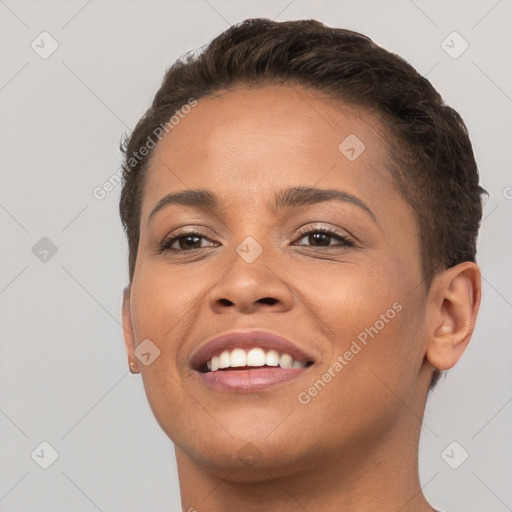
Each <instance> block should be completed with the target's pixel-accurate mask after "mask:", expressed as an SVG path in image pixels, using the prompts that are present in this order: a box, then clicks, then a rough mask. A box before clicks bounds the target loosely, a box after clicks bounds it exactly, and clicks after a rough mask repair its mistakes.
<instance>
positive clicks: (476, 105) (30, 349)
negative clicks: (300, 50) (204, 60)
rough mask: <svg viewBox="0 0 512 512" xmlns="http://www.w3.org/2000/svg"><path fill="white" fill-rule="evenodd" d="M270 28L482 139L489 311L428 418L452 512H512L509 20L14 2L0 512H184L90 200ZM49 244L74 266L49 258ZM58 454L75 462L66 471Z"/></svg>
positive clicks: (469, 9)
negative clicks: (162, 100) (232, 37)
mask: <svg viewBox="0 0 512 512" xmlns="http://www.w3.org/2000/svg"><path fill="white" fill-rule="evenodd" d="M254 16H262V17H268V18H273V19H276V20H279V21H284V20H290V19H298V18H316V19H318V20H321V21H323V22H325V23H327V24H329V25H331V26H338V27H344V28H349V29H353V30H357V31H360V32H363V33H365V34H367V35H369V36H370V37H372V38H373V39H374V40H375V42H377V43H378V44H380V45H382V46H384V47H385V48H387V49H388V50H391V51H393V52H395V53H398V54H399V55H401V56H403V57H404V58H405V59H406V60H408V61H409V62H410V63H411V64H412V65H413V66H414V67H415V68H416V69H417V70H418V71H419V72H420V73H422V74H424V75H427V76H428V78H429V79H430V80H431V81H432V83H433V84H434V86H435V87H436V88H437V89H438V90H439V91H440V92H441V94H442V95H443V97H444V98H445V99H446V101H447V102H448V103H449V104H450V105H452V106H453V107H454V108H456V109H457V110H458V111H459V112H460V113H461V115H462V117H463V118H464V120H465V122H466V123H467V125H468V128H469V130H470V135H471V138H472V141H473V144H474V149H475V153H476V157H477V160H478V163H479V168H480V172H481V176H482V184H483V186H484V187H485V188H486V189H487V190H488V191H489V192H490V194H491V196H490V198H489V200H488V202H487V204H486V205H485V213H484V217H485V220H484V221H483V224H482V231H481V236H480V240H479V246H478V251H479V252H478V262H479V264H480V265H481V268H482V271H483V277H484V282H483V302H482V306H481V310H480V315H479V319H478V322H477V327H476V330H475V333H474V336H473V340H472V342H471V345H470V347H469V349H468V350H467V352H466V353H465V354H464V356H463V358H462V360H461V362H460V363H459V365H458V366H457V367H456V368H455V369H453V370H452V371H451V372H450V373H449V375H448V377H447V378H446V379H445V380H444V381H442V382H441V384H440V385H439V387H438V389H437V390H436V391H435V392H434V393H433V395H432V396H431V398H430V401H429V403H428V406H427V411H426V414H425V421H424V427H423V430H422V438H421V446H420V475H421V482H422V486H424V493H425V494H426V496H427V498H428V499H429V500H430V501H431V503H432V504H433V505H435V506H438V507H440V508H442V509H445V510H446V512H460V511H462V510H463V511H464V512H481V511H482V510H487V511H493V512H504V511H507V510H512V487H511V486H510V485H509V484H510V480H511V477H512V457H511V455H512V446H511V444H512V441H511V439H512V438H511V436H510V428H511V425H512V385H511V380H512V372H511V353H512V344H511V343H510V341H511V340H510V333H511V332H512V315H511V308H512V273H511V271H510V260H511V258H512V240H511V236H510V219H511V213H512V188H511V187H512V175H511V172H510V169H511V151H510V146H511V139H510V136H511V124H512V123H511V121H512V117H511V111H512V99H511V97H512V66H510V63H511V62H512V30H511V26H512V25H511V18H512V4H511V1H510V0H501V1H496V0H481V1H476V0H473V1H467V0H466V1H462V0H461V1H453V0H452V1H449V2H446V1H435V2H433V1H430V2H427V1H425V0H414V2H413V1H412V0H395V1H390V2H378V1H368V0H366V1H337V2H334V1H323V2H322V1H302V0H292V1H290V0H283V1H277V0H273V1H260V2H248V1H242V2H235V1H228V0H208V1H206V0H195V1H189V2H184V1H183V2H176V1H174V2H172V1H168V2H163V1H151V2H142V1H140V2H134V1H131V2H128V1H120V0H119V1H103V2H100V1H98V0H92V1H91V0H89V1H83V0H76V1H75V0H73V1H67V2H64V1H46V2H36V1H32V2H29V1H15V0H6V1H5V2H1V1H0V48H1V52H2V60H1V62H2V65H1V68H0V116H1V132H0V154H1V167H2V170H1V185H0V226H1V230H2V231H1V233H2V250H1V260H0V321H1V356H0V384H1V385H0V438H1V450H2V453H1V456H0V510H1V511H3V512H21V511H23V512H32V511H33V512H36V511H37V512H46V511H52V512H58V511H66V512H69V511H70V510H73V511H75V512H79V511H84V512H94V511H95V510H100V511H104V512H107V511H123V512H130V511H140V510H144V511H151V512H153V511H172V512H174V511H178V510H180V502H179V494H178V484H177V475H176V468H175V460H174V452H173V448H172V443H171V442H170V441H169V440H168V438H167V437H166V436H165V435H164V434H163V433H162V431H161V430H160V428H159V427H158V425H157V423H156V421H155V419H154V418H153V415H152V413H151V411H150V409H149V406H148V404H147V402H146V398H145V395H144V390H143V387H142V382H141V380H140V376H132V375H131V374H129V373H128V370H127V363H126V357H125V352H124V345H123V339H122V330H121V328H120V319H121V315H120V311H121V290H122V287H123V286H124V285H125V284H126V280H127V249H126V243H125V239H124V234H123V232H122V230H121V224H120V221H119V217H118V198H119V191H120V187H117V188H116V189H114V190H113V191H112V192H110V193H109V194H108V195H107V197H105V198H104V199H103V200H97V199H95V198H94V196H93V194H92V191H93V190H94V188H95V187H98V186H101V185H102V184H103V183H104V182H105V181H106V180H108V179H109V177H110V176H111V175H112V174H114V173H115V172H116V170H117V169H118V168H119V166H120V162H121V160H120V154H119V151H118V144H119V141H120V138H121V135H122V134H123V133H124V132H125V131H128V132H129V131H130V130H131V129H132V128H133V127H134V125H135V123H136V121H137V120H138V118H139V117H140V116H141V115H142V113H143V112H144V110H145V109H146V107H147V106H148V105H149V102H150V101H151V99H152V96H153V94H154V93H155V91H156V89H157V88H158V86H159V83H160V81H161V78H162V75H163V73H164V71H165V69H166V68H167V67H168V66H169V65H170V64H171V63H172V62H173V61H174V60H175V59H176V58H177V57H179V56H180V55H181V54H182V53H183V52H185V51H187V50H190V49H193V48H198V47H200V46H202V45H203V44H205V43H207V42H208V41H209V40H210V39H211V38H212V37H214V36H215V35H217V34H219V33H220V32H221V31H223V30H224V29H226V28H227V27H228V26H229V25H230V24H232V23H235V22H238V21H241V20H243V19H245V18H247V17H254ZM43 31H47V32H49V33H50V34H51V36H52V37H53V38H54V39H55V40H56V41H57V42H58V45H59V47H58V49H57V50H56V51H55V52H54V53H53V54H52V55H51V56H49V57H48V58H46V59H43V58H42V57H41V56H40V55H39V54H38V53H36V51H34V50H33V49H32V47H31V43H32V41H34V40H35V42H36V43H37V44H39V46H40V47H41V46H43V45H44V48H45V49H46V50H48V48H50V41H49V40H48V39H46V40H45V42H43V43H41V38H40V37H38V36H39V34H40V33H41V32H43ZM453 31H457V32H459V33H460V34H461V36H462V37H463V38H464V39H465V40H466V41H467V42H468V43H469V48H468V49H467V51H465V52H464V53H463V54H462V55H460V56H459V57H458V58H456V59H454V58H452V57H450V56H449V55H448V54H447V53H446V52H445V51H444V49H443V47H442V46H441V43H442V41H443V40H445V39H446V37H447V36H448V35H449V34H450V33H452V32H453ZM45 37H46V36H45ZM38 41H39V43H38ZM448 41H449V42H450V39H449V40H448ZM449 44H450V45H451V46H454V49H455V50H457V49H460V48H461V46H460V44H462V43H461V41H458V42H457V41H455V42H453V43H449ZM455 50H452V51H455ZM43 237H47V238H48V239H50V240H51V242H52V243H53V244H54V245H55V246H56V248H57V252H56V254H54V255H52V252H51V251H50V252H49V253H48V254H47V255H46V256H44V255H45V253H44V252H41V251H44V249H45V247H46V246H45V244H48V242H47V241H43V242H40V239H41V238H43ZM38 242H39V244H40V245H36V244H38ZM41 244H42V245H41ZM34 246H36V249H34V251H33V247H34ZM46 248H47V247H46ZM34 252H35V254H34ZM44 257H46V261H41V258H43V259H44ZM507 264H508V265H507ZM43 441H46V442H48V443H50V445H51V446H53V448H54V449H55V450H56V451H57V452H58V458H57V460H56V461H55V462H54V463H53V464H52V465H51V466H50V467H49V468H48V469H42V468H41V467H40V466H39V465H38V463H39V464H44V462H45V460H46V462H49V461H50V459H49V457H50V456H51V454H50V451H49V450H48V449H47V448H46V449H45V448H44V447H43V448H38V447H39V445H40V443H41V442H43ZM453 441H456V442H457V443H459V445H460V447H459V445H457V446H456V447H455V449H454V451H453V452H451V448H450V449H449V450H448V453H449V454H450V455H451V461H450V462H451V463H452V464H453V463H454V462H453V461H455V462H457V460H459V461H460V460H461V458H462V457H463V454H464V452H463V451H462V450H465V451H467V452H468V454H469V457H468V459H467V460H466V461H465V462H464V463H463V464H462V465H460V467H458V469H452V467H450V466H449V465H448V464H447V462H446V461H447V458H446V455H445V456H444V457H443V456H442V453H443V450H444V449H445V448H446V447H447V446H448V445H450V443H452V442H453ZM41 449H42V450H43V451H41ZM34 450H36V451H35V453H36V454H39V457H38V456H37V455H36V456H34V459H35V460H37V461H38V463H36V462H35V460H33V458H32V457H31V453H32V452H34ZM198 508H199V509H200V507H198Z"/></svg>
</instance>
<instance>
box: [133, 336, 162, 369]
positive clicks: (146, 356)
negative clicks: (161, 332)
mask: <svg viewBox="0 0 512 512" xmlns="http://www.w3.org/2000/svg"><path fill="white" fill-rule="evenodd" d="M133 353H134V354H135V357H136V358H137V359H138V360H139V361H140V362H141V363H142V364H143V365H144V366H149V365H150V364H152V363H153V361H154V360H155V359H156V358H157V357H158V356H159V355H160V349H159V348H158V347H157V346H156V345H155V344H154V343H153V342H152V341H151V340H150V339H149V338H146V339H145V340H143V341H141V342H140V343H139V344H138V345H137V348H136V349H135V350H134V351H133Z"/></svg>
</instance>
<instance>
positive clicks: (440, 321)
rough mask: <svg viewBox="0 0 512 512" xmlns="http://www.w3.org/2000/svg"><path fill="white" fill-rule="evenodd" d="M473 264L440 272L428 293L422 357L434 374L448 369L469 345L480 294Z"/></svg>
mask: <svg viewBox="0 0 512 512" xmlns="http://www.w3.org/2000/svg"><path fill="white" fill-rule="evenodd" d="M481 288H482V277H481V273H480V268H479V267H478V265H477V264H476V263H473V262H471V261H465V262H463V263H459V264H458V265H455V266H454V267H450V268H448V269H447V270H445V271H443V272H441V273H440V274H439V275H438V276H436V278H435V279H434V281H433V283H432V287H431V290H430V293H429V341H428V346H427V353H426V357H427V360H428V362H429V363H430V364H431V365H432V366H433V367H434V368H437V369H438V370H448V369H450V368H452V367H453V366H454V365H455V364H456V363H457V361H458V360H459V359H460V357H461V356H462V354H463V353H464V350H466V347H467V346H468V344H469V340H470V339H471V335H472V334H473V330H474V328H475V322H476V316H477V313H478V308H479V307H480V300H481V294H482V290H481Z"/></svg>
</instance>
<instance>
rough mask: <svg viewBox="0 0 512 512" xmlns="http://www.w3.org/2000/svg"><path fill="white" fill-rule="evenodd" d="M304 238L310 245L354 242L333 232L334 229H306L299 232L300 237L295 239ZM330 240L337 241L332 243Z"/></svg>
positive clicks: (342, 244)
mask: <svg viewBox="0 0 512 512" xmlns="http://www.w3.org/2000/svg"><path fill="white" fill-rule="evenodd" d="M304 239H307V242H308V244H309V245H310V246H312V247H333V246H338V247H339V246H342V247H353V246H354V243H353V242H352V240H350V239H349V238H348V237H346V236H344V235H341V234H339V233H335V232H334V231H330V230H328V229H313V230H310V231H306V232H305V233H301V236H300V238H298V239H297V240H304ZM332 241H337V242H338V243H335V244H332V243H331V242H332ZM299 245H302V244H299Z"/></svg>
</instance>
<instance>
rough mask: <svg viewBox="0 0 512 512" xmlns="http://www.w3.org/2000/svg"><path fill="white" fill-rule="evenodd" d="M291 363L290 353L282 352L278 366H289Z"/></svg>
mask: <svg viewBox="0 0 512 512" xmlns="http://www.w3.org/2000/svg"><path fill="white" fill-rule="evenodd" d="M292 365H293V358H292V356H291V355H290V354H283V355H282V356H281V359H280V360H279V366H280V367H281V368H291V367H292Z"/></svg>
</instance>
